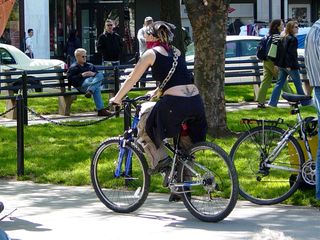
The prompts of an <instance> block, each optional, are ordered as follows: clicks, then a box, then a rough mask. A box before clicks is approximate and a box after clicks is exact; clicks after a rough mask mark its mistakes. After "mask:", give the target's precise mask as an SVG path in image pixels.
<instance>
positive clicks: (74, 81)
mask: <svg viewBox="0 0 320 240" xmlns="http://www.w3.org/2000/svg"><path fill="white" fill-rule="evenodd" d="M74 56H75V57H76V62H75V63H74V64H72V65H71V67H70V68H69V69H68V72H67V78H68V81H69V82H70V83H71V85H72V86H74V87H75V88H77V90H78V91H79V92H84V93H85V97H87V98H91V96H93V100H94V103H95V105H96V109H97V111H98V116H109V115H111V114H110V112H109V111H108V110H107V109H105V108H104V103H103V100H102V96H101V83H102V80H103V79H104V75H103V74H102V73H100V72H98V71H97V69H96V67H95V66H94V65H93V64H91V63H87V62H86V58H87V51H86V50H85V49H83V48H78V49H76V50H75V52H74Z"/></svg>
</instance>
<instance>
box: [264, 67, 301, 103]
mask: <svg viewBox="0 0 320 240" xmlns="http://www.w3.org/2000/svg"><path fill="white" fill-rule="evenodd" d="M288 75H290V76H291V78H292V81H293V83H294V85H295V87H296V90H297V93H298V94H300V95H305V93H304V91H303V88H302V83H301V79H300V75H299V70H298V69H293V70H290V71H289V70H287V69H286V68H279V79H278V81H277V82H276V85H275V86H274V89H273V91H272V95H271V98H270V100H269V105H270V106H273V107H276V106H277V104H278V101H279V98H280V94H281V90H282V89H283V85H284V84H285V82H286V79H287V77H288ZM306 104H307V103H306Z"/></svg>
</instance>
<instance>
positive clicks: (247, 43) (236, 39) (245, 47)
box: [186, 36, 262, 83]
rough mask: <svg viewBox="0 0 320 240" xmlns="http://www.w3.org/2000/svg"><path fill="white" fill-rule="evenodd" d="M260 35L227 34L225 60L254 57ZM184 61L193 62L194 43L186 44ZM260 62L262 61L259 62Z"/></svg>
mask: <svg viewBox="0 0 320 240" xmlns="http://www.w3.org/2000/svg"><path fill="white" fill-rule="evenodd" d="M261 38H262V37H258V36H227V38H226V50H225V58H226V60H249V59H252V58H255V56H256V52H257V46H258V45H259V43H260V40H261ZM186 61H187V62H194V44H193V43H191V44H190V45H189V46H188V50H187V52H186ZM259 64H262V63H259ZM248 65H252V63H241V64H240V63H239V64H228V65H227V66H228V67H238V66H248ZM240 71H250V72H251V70H234V71H229V72H240ZM248 81H256V78H255V77H227V78H226V79H225V82H228V83H230V82H248Z"/></svg>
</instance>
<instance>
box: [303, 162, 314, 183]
mask: <svg viewBox="0 0 320 240" xmlns="http://www.w3.org/2000/svg"><path fill="white" fill-rule="evenodd" d="M301 173H302V178H303V180H304V181H305V182H306V183H308V184H310V185H316V163H315V161H312V160H309V161H307V162H305V163H304V164H303V165H302V170H301Z"/></svg>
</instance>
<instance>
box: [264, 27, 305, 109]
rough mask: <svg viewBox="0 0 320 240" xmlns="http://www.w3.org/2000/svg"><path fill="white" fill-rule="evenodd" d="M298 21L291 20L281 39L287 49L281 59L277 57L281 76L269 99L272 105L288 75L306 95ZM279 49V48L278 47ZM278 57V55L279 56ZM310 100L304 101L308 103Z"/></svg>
mask: <svg viewBox="0 0 320 240" xmlns="http://www.w3.org/2000/svg"><path fill="white" fill-rule="evenodd" d="M298 29H299V26H298V23H297V22H296V21H289V22H288V23H287V25H286V29H285V33H284V36H283V37H282V39H281V43H282V44H283V47H284V49H285V54H284V56H283V58H281V60H280V61H279V60H278V59H276V61H275V65H276V66H278V67H279V76H278V80H277V83H276V85H275V87H274V89H273V91H272V95H271V98H270V101H269V106H270V107H276V106H277V104H278V101H279V98H280V94H281V90H282V89H283V86H284V84H285V82H286V79H287V77H288V75H290V77H291V78H292V81H293V82H294V85H295V87H296V90H297V93H298V94H300V95H305V93H304V91H303V88H302V83H301V79H300V73H299V64H298V52H297V49H298V39H297V38H296V36H295V35H296V34H297V33H298ZM278 51H279V49H278ZM277 58H278V56H277ZM308 104H309V102H306V103H304V105H308Z"/></svg>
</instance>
